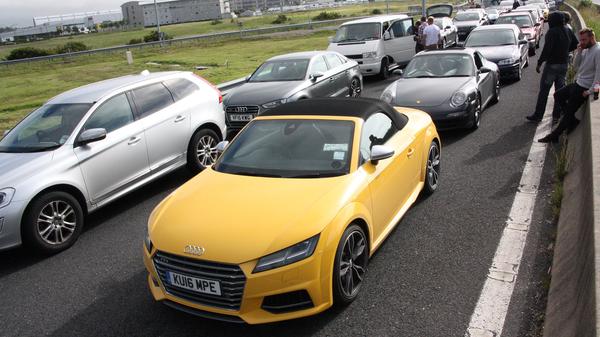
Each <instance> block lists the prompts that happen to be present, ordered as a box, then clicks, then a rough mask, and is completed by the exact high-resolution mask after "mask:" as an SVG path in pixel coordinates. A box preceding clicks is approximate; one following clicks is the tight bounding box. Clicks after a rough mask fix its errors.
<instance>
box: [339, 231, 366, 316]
mask: <svg viewBox="0 0 600 337" xmlns="http://www.w3.org/2000/svg"><path fill="white" fill-rule="evenodd" d="M368 263H369V244H368V241H367V236H366V235H365V232H364V231H363V229H362V228H361V227H360V226H358V225H356V224H352V225H350V226H349V227H348V228H346V230H345V231H344V234H343V235H342V238H341V239H340V242H339V244H338V248H337V251H336V254H335V263H334V267H333V300H334V303H335V304H336V305H348V304H350V303H352V301H354V299H355V298H356V297H357V296H358V293H359V292H360V288H361V286H362V281H363V279H364V277H365V273H366V271H367V264H368Z"/></svg>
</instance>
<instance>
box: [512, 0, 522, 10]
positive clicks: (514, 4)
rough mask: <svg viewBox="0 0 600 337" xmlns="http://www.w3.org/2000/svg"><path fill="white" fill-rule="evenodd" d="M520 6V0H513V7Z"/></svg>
mask: <svg viewBox="0 0 600 337" xmlns="http://www.w3.org/2000/svg"><path fill="white" fill-rule="evenodd" d="M519 6H521V4H520V3H519V0H515V1H514V2H513V9H517V8H519Z"/></svg>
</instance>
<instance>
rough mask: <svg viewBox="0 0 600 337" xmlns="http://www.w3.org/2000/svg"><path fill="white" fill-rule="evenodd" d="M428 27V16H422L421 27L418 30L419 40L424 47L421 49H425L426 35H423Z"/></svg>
mask: <svg viewBox="0 0 600 337" xmlns="http://www.w3.org/2000/svg"><path fill="white" fill-rule="evenodd" d="M426 27H427V18H426V17H424V16H422V17H421V24H420V25H419V29H418V30H417V40H418V41H419V42H420V43H421V47H423V49H421V50H419V51H422V50H424V49H425V36H424V35H423V31H424V30H425V28H426Z"/></svg>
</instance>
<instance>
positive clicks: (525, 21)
mask: <svg viewBox="0 0 600 337" xmlns="http://www.w3.org/2000/svg"><path fill="white" fill-rule="evenodd" d="M496 23H497V24H499V23H512V24H515V25H517V26H519V28H525V27H531V26H533V23H532V22H531V16H529V15H519V16H501V17H499V18H498V20H496Z"/></svg>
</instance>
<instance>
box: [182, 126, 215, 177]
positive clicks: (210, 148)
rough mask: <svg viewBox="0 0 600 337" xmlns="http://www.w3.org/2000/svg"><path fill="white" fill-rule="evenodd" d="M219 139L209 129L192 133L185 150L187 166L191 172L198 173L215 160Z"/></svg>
mask: <svg viewBox="0 0 600 337" xmlns="http://www.w3.org/2000/svg"><path fill="white" fill-rule="evenodd" d="M219 141H220V138H219V136H218V135H217V133H216V132H214V131H213V130H211V129H200V130H198V131H196V133H194V135H193V136H192V139H191V140H190V144H189V145H188V150H187V166H188V169H190V171H192V172H194V173H195V172H200V171H202V170H204V169H205V168H207V167H208V166H210V165H212V164H214V162H215V161H216V160H217V157H218V153H217V144H218V143H219Z"/></svg>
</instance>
